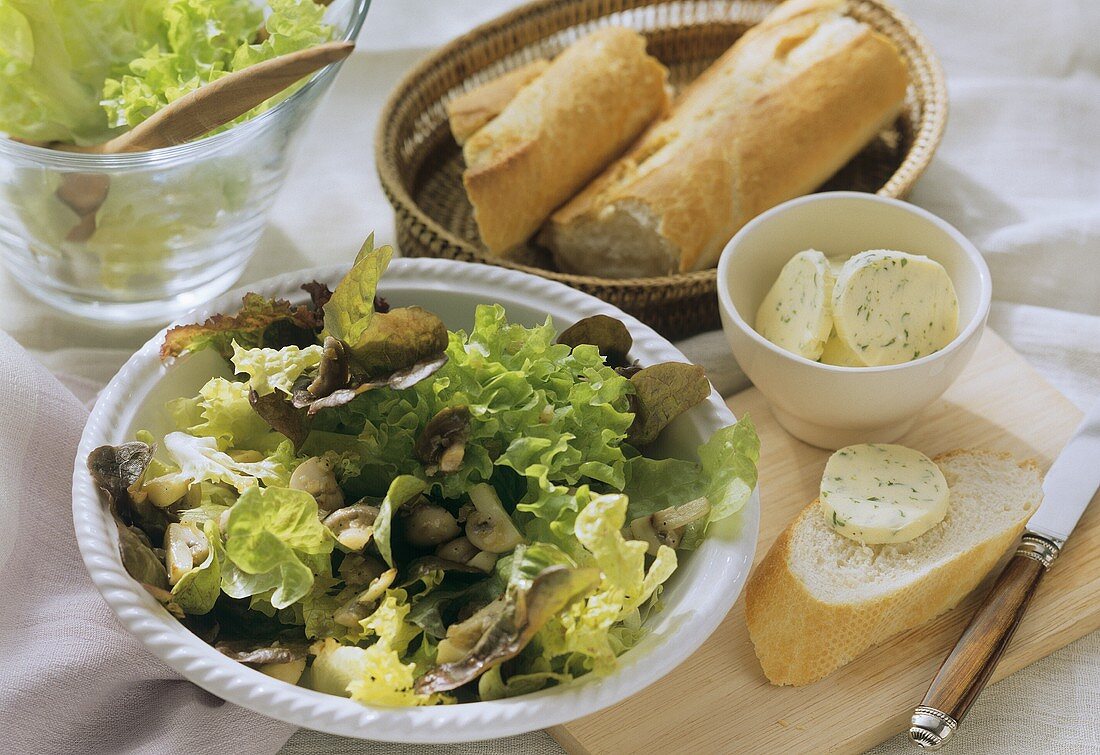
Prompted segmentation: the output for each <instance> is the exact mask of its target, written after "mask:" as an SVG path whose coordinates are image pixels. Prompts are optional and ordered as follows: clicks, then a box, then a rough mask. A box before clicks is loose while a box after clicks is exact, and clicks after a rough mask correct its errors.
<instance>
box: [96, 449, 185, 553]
mask: <svg viewBox="0 0 1100 755" xmlns="http://www.w3.org/2000/svg"><path fill="white" fill-rule="evenodd" d="M152 459H153V448H152V447H151V446H149V445H148V444H146V443H142V442H140V441H133V442H130V443H123V444H122V445H119V446H100V447H98V448H96V449H94V450H93V451H92V452H91V453H90V454H88V471H89V472H91V474H92V479H93V480H95V483H96V485H98V486H99V487H100V489H102V490H103V492H104V493H106V494H107V498H108V500H109V501H110V506H111V514H112V515H113V516H114V517H115V519H116V520H118V521H120V522H121V525H120V527H123V526H130V525H133V526H135V527H138V528H140V529H141V530H142V531H143V532H145V534H146V535H148V536H149V537H150V538H152V539H153V540H157V541H159V540H160V539H161V538H162V537H164V531H165V529H166V528H167V527H168V525H169V524H171V523H172V522H174V521H177V519H176V517H175V516H174V515H173V514H171V513H170V512H169V511H167V510H165V509H161V508H158V507H156V506H154V505H153V504H152V503H150V502H149V500H148V499H147V498H146V497H145V496H144V495H143V494H142V493H141V490H140V489H141V486H142V483H143V482H144V481H145V471H146V470H147V469H148V468H149V463H150V462H151V461H152Z"/></svg>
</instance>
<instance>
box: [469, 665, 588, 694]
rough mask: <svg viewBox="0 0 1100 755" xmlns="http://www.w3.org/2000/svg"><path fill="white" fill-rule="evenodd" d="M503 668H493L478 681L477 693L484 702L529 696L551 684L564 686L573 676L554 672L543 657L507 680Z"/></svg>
mask: <svg viewBox="0 0 1100 755" xmlns="http://www.w3.org/2000/svg"><path fill="white" fill-rule="evenodd" d="M502 668H503V666H493V667H492V668H491V669H489V670H488V671H486V672H485V673H484V674H482V675H481V677H480V678H479V679H478V680H477V693H478V696H479V697H480V698H481V699H482V700H503V699H504V698H506V697H517V696H519V695H529V694H530V693H532V692H537V691H539V690H540V689H543V688H544V687H546V686H547V685H548V684H550V683H551V682H554V683H557V684H564V683H565V682H568V681H572V679H573V675H572V674H567V673H560V672H557V671H553V670H552V669H551V666H550V662H549V661H548V660H546V659H545V658H542V657H536V658H534V659H533V660H532V661H531V663H530V664H527V665H525V666H524V671H522V672H521V673H518V674H512V675H511V676H509V677H508V679H507V680H505V679H504V678H503V676H502V673H501V670H502Z"/></svg>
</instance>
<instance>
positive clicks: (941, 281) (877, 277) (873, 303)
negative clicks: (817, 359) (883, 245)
mask: <svg viewBox="0 0 1100 755" xmlns="http://www.w3.org/2000/svg"><path fill="white" fill-rule="evenodd" d="M832 315H833V326H834V327H835V328H836V334H837V337H838V338H839V339H840V340H841V341H842V342H843V343H844V345H845V346H847V347H848V348H849V349H850V350H851V351H853V352H855V354H856V355H857V358H858V359H859V360H860V361H862V362H863V364H865V365H867V366H872V367H873V366H880V365H888V364H901V363H903V362H910V361H912V360H914V359H919V358H920V357H922V356H927V355H928V354H931V353H933V352H936V351H939V350H940V349H942V348H943V347H944V346H946V345H947V344H949V343H951V341H952V339H954V338H955V335H956V332H957V329H958V322H959V302H958V299H957V298H956V296H955V286H954V285H953V284H952V283H951V277H950V276H949V275H948V274H947V271H946V270H944V268H943V265H941V264H940V263H938V262H936V261H935V260H931V259H929V258H928V257H924V256H921V255H916V254H906V253H905V252H894V251H888V250H876V251H869V252H860V253H859V254H857V255H855V256H853V257H852V258H851V259H849V260H848V261H847V262H845V263H844V266H843V267H842V268H841V270H840V273H839V274H838V275H837V279H836V285H835V287H834V288H833V296H832Z"/></svg>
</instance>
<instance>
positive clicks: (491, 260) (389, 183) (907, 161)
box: [374, 0, 948, 294]
mask: <svg viewBox="0 0 1100 755" xmlns="http://www.w3.org/2000/svg"><path fill="white" fill-rule="evenodd" d="M674 1H675V0H637V2H636V4H635V5H634V7H645V6H655V5H664V4H666V3H668V2H674ZM560 4H561V0H533V1H532V2H529V3H525V4H524V5H521V6H519V7H517V8H513V9H512V10H510V11H507V12H505V13H503V14H501V15H500V16H497V17H495V18H493V19H491V20H489V21H486V22H485V23H482V24H479V25H478V26H476V27H474V28H473V29H471V30H470V31H468V32H466V33H465V34H462V35H460V36H458V37H456V38H454V39H452V40H451V41H450V42H447V43H446V44H444V45H443V46H441V47H439V48H438V49H437V50H435V51H434V52H432V53H431V54H429V55H428V56H427V57H426V58H424V59H423V60H422V61H421V62H420V63H418V64H417V65H415V66H414V67H413V68H411V69H410V70H409V71H407V72H406V73H405V75H404V76H402V77H401V79H400V81H399V82H398V84H397V86H396V87H394V89H393V91H392V92H391V93H390V95H389V97H388V98H387V99H386V102H385V105H384V106H383V108H382V111H381V113H380V115H379V119H378V126H377V128H376V130H375V144H374V152H375V166H376V169H377V171H378V177H379V180H380V182H381V184H382V190H383V192H384V193H385V195H386V198H387V199H388V200H389V202H390V204H391V205H392V206H393V209H394V212H395V214H396V215H397V221H398V223H399V224H403V223H404V221H405V220H406V219H410V220H412V221H413V222H414V223H415V224H416V225H419V226H422V227H423V228H424V229H425V230H427V231H429V232H430V233H432V234H434V235H435V236H437V237H439V238H440V239H441V240H443V241H444V242H445V243H447V244H449V245H451V246H453V247H455V248H457V249H461V250H463V251H464V252H465V253H467V254H469V255H470V257H472V258H473V259H474V260H475V261H477V262H484V263H487V264H491V265H498V266H501V267H507V268H512V269H514V270H522V271H524V272H528V273H533V274H535V275H540V276H542V277H544V278H549V279H551V280H556V281H560V282H562V283H566V284H568V285H571V286H574V287H581V288H585V289H587V290H591V289H601V290H604V291H608V292H612V291H621V292H632V293H635V294H636V293H638V292H642V291H664V290H668V289H669V288H692V287H695V286H697V285H700V284H702V285H705V286H711V287H713V286H715V285H716V284H717V269H716V268H708V269H706V270H697V271H692V272H687V273H674V274H672V275H661V276H650V277H644V278H600V277H596V276H591V275H575V274H572V273H563V272H560V271H557V270H552V269H547V268H540V267H532V266H530V265H523V264H519V263H516V262H513V261H511V260H507V259H503V258H499V257H494V256H492V255H490V254H487V253H486V252H485V250H483V249H481V248H479V247H478V246H476V245H474V244H471V243H470V242H469V241H467V240H466V239H464V238H462V237H460V236H458V235H456V234H455V233H453V232H452V231H451V230H450V229H448V228H446V227H444V226H442V225H441V224H440V223H438V222H437V221H436V220H435V219H434V218H432V217H430V216H429V215H428V214H427V213H425V212H424V211H423V209H421V207H420V205H419V204H417V202H416V200H414V199H413V197H412V195H411V194H410V193H409V190H408V189H407V188H406V187H405V183H404V181H403V180H402V178H401V176H400V174H399V173H398V171H397V166H396V164H395V163H394V161H392V160H390V159H389V157H388V154H389V153H388V150H389V148H390V147H391V146H394V147H395V145H392V142H393V141H394V138H395V137H394V120H393V114H394V113H395V112H396V110H397V108H398V104H399V103H400V102H401V101H402V100H403V99H404V98H405V97H406V96H407V93H408V92H409V91H410V90H411V89H413V88H414V87H416V86H417V84H418V82H419V81H420V80H421V79H422V78H423V77H424V76H425V75H426V74H428V73H429V72H431V71H433V70H434V69H436V68H438V67H440V66H443V65H445V64H446V63H447V61H448V60H449V59H450V58H451V57H452V56H454V55H455V54H457V53H458V52H459V51H460V50H462V49H463V48H464V47H465V46H466V45H468V44H470V43H472V42H475V41H479V40H481V39H482V38H484V37H486V36H488V35H491V34H495V33H499V32H501V31H503V30H504V29H506V28H508V27H509V26H512V25H514V24H518V23H523V22H524V20H525V19H526V18H527V17H529V16H537V15H540V14H542V13H544V12H547V11H548V10H549V9H551V8H553V7H554V6H558V5H560ZM853 4H862V5H866V6H870V7H873V8H876V9H878V10H879V11H881V12H882V13H883V14H884V15H886V16H887V17H888V18H890V19H891V21H893V22H894V23H895V24H896V25H897V26H898V27H899V28H900V29H901V30H902V31H903V32H904V35H905V36H907V37H908V38H909V40H910V42H911V43H912V45H913V47H914V48H915V49H916V51H917V53H918V55H917V56H916V59H917V60H919V61H920V63H921V64H922V67H923V69H924V71H925V73H926V74H927V79H928V81H927V83H928V84H929V86H928V97H927V99H925V100H922V101H921V118H920V121H919V124H918V128H917V129H916V131H915V132H914V134H913V143H912V145H911V146H910V148H909V150H908V151H907V152H906V154H905V158H904V159H903V160H902V162H901V164H900V165H899V166H898V167H897V169H896V170H895V171H894V173H893V175H891V176H890V179H889V180H888V181H887V182H886V183H885V184H884V185H883V186H882V187H881V188H879V189H878V190H877V191H876V192H875V193H876V194H878V195H881V196H886V197H893V198H904V197H905V196H906V195H907V194H908V193H909V191H910V190H911V189H912V187H913V184H914V183H915V182H916V180H917V179H918V178H919V177H920V176H921V175H922V174H923V173H924V171H925V170H926V169H927V168H928V165H929V164H930V163H931V161H932V157H933V155H934V154H935V151H936V147H937V146H938V145H939V143H940V141H941V140H942V139H943V133H944V130H945V128H946V126H947V111H948V101H947V84H946V81H945V78H944V72H943V66H942V64H941V63H940V60H939V58H938V57H937V55H936V54H935V52H934V50H933V49H932V45H931V43H930V42H929V41H928V39H927V37H925V35H924V34H923V33H922V32H921V31H920V29H918V28H917V26H916V24H915V23H914V22H913V21H912V19H910V18H909V17H908V16H907V15H905V14H904V13H902V12H901V11H900V10H898V9H897V8H896V7H895V6H894V5H893V4H892V3H890V2H888V1H887V0H848V3H847V7H848V8H850V7H851V5H853ZM494 62H496V61H489V62H488V63H487V64H486V65H485V66H482V67H481V68H478V69H476V70H475V71H472V72H470V73H471V74H472V73H477V72H479V71H481V70H484V69H485V68H487V67H489V66H490V65H492V64H493V63H494ZM911 74H912V72H911ZM468 75H470V74H468ZM394 151H396V149H395V150H394Z"/></svg>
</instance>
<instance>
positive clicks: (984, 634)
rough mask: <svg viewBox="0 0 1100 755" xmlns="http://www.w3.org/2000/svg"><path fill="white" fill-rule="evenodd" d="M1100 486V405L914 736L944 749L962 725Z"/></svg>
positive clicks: (925, 704) (1055, 472)
mask: <svg viewBox="0 0 1100 755" xmlns="http://www.w3.org/2000/svg"><path fill="white" fill-rule="evenodd" d="M1098 487H1100V404H1097V405H1096V406H1095V407H1093V408H1092V410H1091V411H1090V412H1089V413H1088V416H1086V417H1085V419H1084V421H1083V422H1082V423H1081V425H1080V426H1079V427H1078V428H1077V431H1076V432H1075V433H1074V434H1073V437H1072V438H1071V439H1070V441H1069V444H1068V445H1067V446H1066V447H1065V448H1064V449H1063V450H1062V453H1061V454H1060V455H1059V456H1058V458H1057V459H1055V461H1054V464H1053V465H1052V466H1051V468H1050V471H1049V472H1047V475H1046V478H1045V479H1044V480H1043V502H1042V503H1041V504H1040V505H1039V508H1038V509H1036V511H1035V513H1034V514H1032V515H1031V519H1029V520H1028V522H1027V527H1026V528H1025V530H1024V535H1023V538H1022V539H1021V541H1020V545H1019V547H1017V548H1016V553H1015V554H1014V555H1013V556H1012V558H1011V559H1010V560H1009V562H1008V564H1007V565H1006V566H1005V568H1004V571H1002V572H1001V574H1000V576H999V577H998V578H997V582H996V584H994V585H993V588H992V589H991V590H990V591H989V594H988V595H986V597H985V600H984V601H983V602H982V604H981V606H979V607H978V610H977V613H975V614H974V618H972V619H971V620H970V624H968V625H967V627H966V630H965V631H964V632H963V634H962V637H960V638H959V641H958V642H957V643H955V648H954V649H953V650H952V651H951V655H949V656H947V660H945V661H944V662H943V665H942V666H940V670H939V671H937V672H936V678H935V679H933V680H932V685H931V686H930V687H929V688H928V692H927V693H925V695H924V700H922V701H921V704H920V705H919V706H917V708H916V710H914V711H913V718H912V720H911V722H910V728H909V739H910V740H911V741H912V742H913V743H914V744H916V745H919V746H920V747H922V748H925V749H929V750H936V749H939V748H940V747H941V746H942V745H943V743H944V742H945V741H947V740H948V739H949V738H950V737H951V735H952V734H953V733H954V732H955V730H956V729H957V728H958V726H959V724H960V723H961V722H962V720H963V717H964V716H965V715H966V712H967V711H968V710H970V706H971V705H973V703H974V700H975V699H976V698H977V697H978V694H979V693H980V692H981V691H982V689H983V688H984V687H985V684H986V682H988V681H989V677H990V676H991V675H992V674H993V669H994V668H996V667H997V661H999V660H1000V658H1001V654H1002V653H1004V650H1005V648H1006V647H1007V646H1008V641H1009V640H1010V639H1012V634H1013V633H1014V632H1015V631H1016V627H1017V626H1018V625H1019V623H1020V619H1021V618H1022V617H1023V615H1024V611H1026V610H1027V606H1028V603H1030V602H1031V597H1032V596H1033V595H1034V594H1035V589H1036V588H1037V587H1038V586H1039V582H1040V581H1041V580H1042V578H1043V575H1045V574H1046V572H1047V570H1048V569H1049V568H1050V565H1051V564H1052V563H1053V562H1054V559H1055V558H1057V557H1058V554H1059V552H1060V551H1061V550H1062V546H1064V545H1065V543H1066V539H1067V538H1069V536H1070V533H1072V532H1073V528H1074V527H1076V526H1077V522H1078V520H1079V519H1080V518H1081V515H1082V514H1083V513H1085V509H1086V508H1087V507H1088V505H1089V501H1091V500H1092V496H1093V494H1094V493H1096V490H1097V488H1098Z"/></svg>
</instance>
